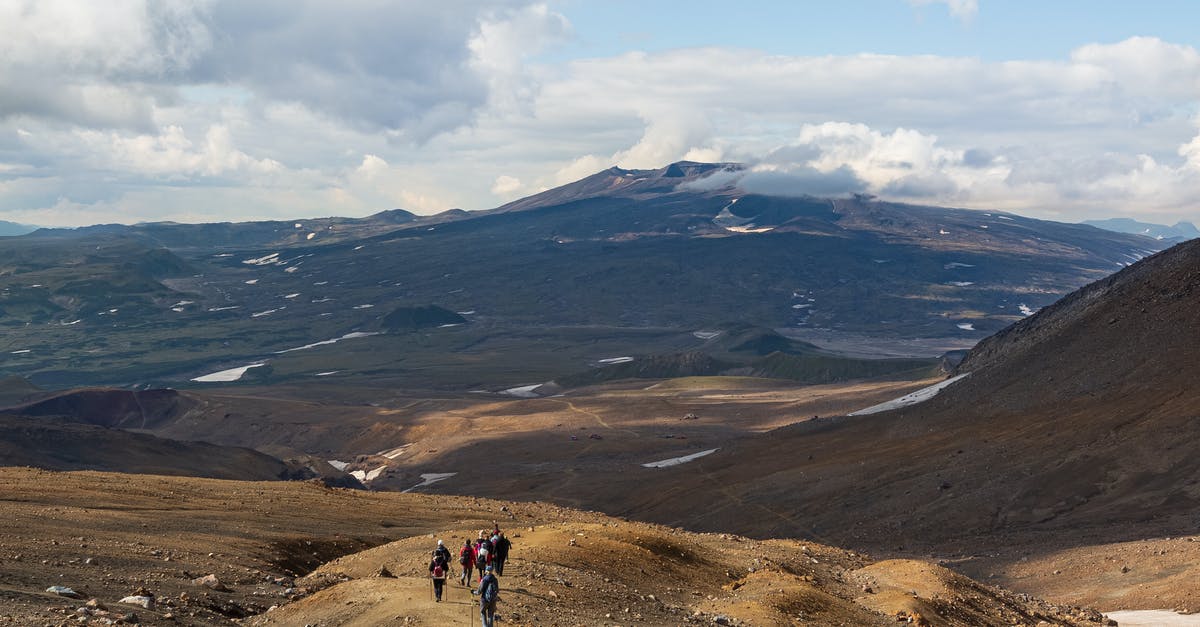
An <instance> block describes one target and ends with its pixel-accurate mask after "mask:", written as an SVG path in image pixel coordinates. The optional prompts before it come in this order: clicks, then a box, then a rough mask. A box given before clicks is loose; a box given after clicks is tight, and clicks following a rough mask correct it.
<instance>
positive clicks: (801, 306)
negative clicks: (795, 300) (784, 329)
mask: <svg viewBox="0 0 1200 627" xmlns="http://www.w3.org/2000/svg"><path fill="white" fill-rule="evenodd" d="M809 307H812V303H801V304H799V305H792V309H808V308H809Z"/></svg>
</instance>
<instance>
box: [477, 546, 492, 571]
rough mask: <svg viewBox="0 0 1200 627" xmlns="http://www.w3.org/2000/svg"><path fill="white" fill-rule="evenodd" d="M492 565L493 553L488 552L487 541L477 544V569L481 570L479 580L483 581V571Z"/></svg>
mask: <svg viewBox="0 0 1200 627" xmlns="http://www.w3.org/2000/svg"><path fill="white" fill-rule="evenodd" d="M491 565H492V553H491V551H489V550H488V543H487V540H477V541H476V542H475V568H476V569H478V570H479V580H480V581H483V574H484V573H483V571H484V569H486V568H489V567H490V566H491Z"/></svg>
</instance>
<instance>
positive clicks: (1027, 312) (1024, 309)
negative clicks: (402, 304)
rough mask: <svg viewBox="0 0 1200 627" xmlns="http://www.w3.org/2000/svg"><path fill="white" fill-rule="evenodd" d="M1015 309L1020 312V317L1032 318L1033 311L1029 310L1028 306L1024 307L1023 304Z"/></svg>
mask: <svg viewBox="0 0 1200 627" xmlns="http://www.w3.org/2000/svg"><path fill="white" fill-rule="evenodd" d="M1017 309H1020V310H1021V315H1023V316H1032V315H1033V314H1034V313H1035V312H1034V310H1033V309H1030V307H1029V305H1026V304H1025V303H1021V304H1020V305H1017Z"/></svg>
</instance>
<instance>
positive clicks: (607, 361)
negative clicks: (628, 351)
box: [596, 357, 633, 365]
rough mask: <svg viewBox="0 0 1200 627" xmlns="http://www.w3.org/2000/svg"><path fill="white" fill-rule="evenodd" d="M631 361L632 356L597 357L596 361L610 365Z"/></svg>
mask: <svg viewBox="0 0 1200 627" xmlns="http://www.w3.org/2000/svg"><path fill="white" fill-rule="evenodd" d="M631 361H633V358H632V357H608V358H605V359H597V360H596V363H598V364H605V365H611V364H627V363H629V362H631Z"/></svg>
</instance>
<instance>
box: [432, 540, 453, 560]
mask: <svg viewBox="0 0 1200 627" xmlns="http://www.w3.org/2000/svg"><path fill="white" fill-rule="evenodd" d="M434 552H435V553H437V554H438V555H441V556H442V559H444V560H446V563H447V564H449V563H450V549H447V548H446V545H445V544H442V541H441V540H438V545H437V549H435V550H434Z"/></svg>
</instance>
